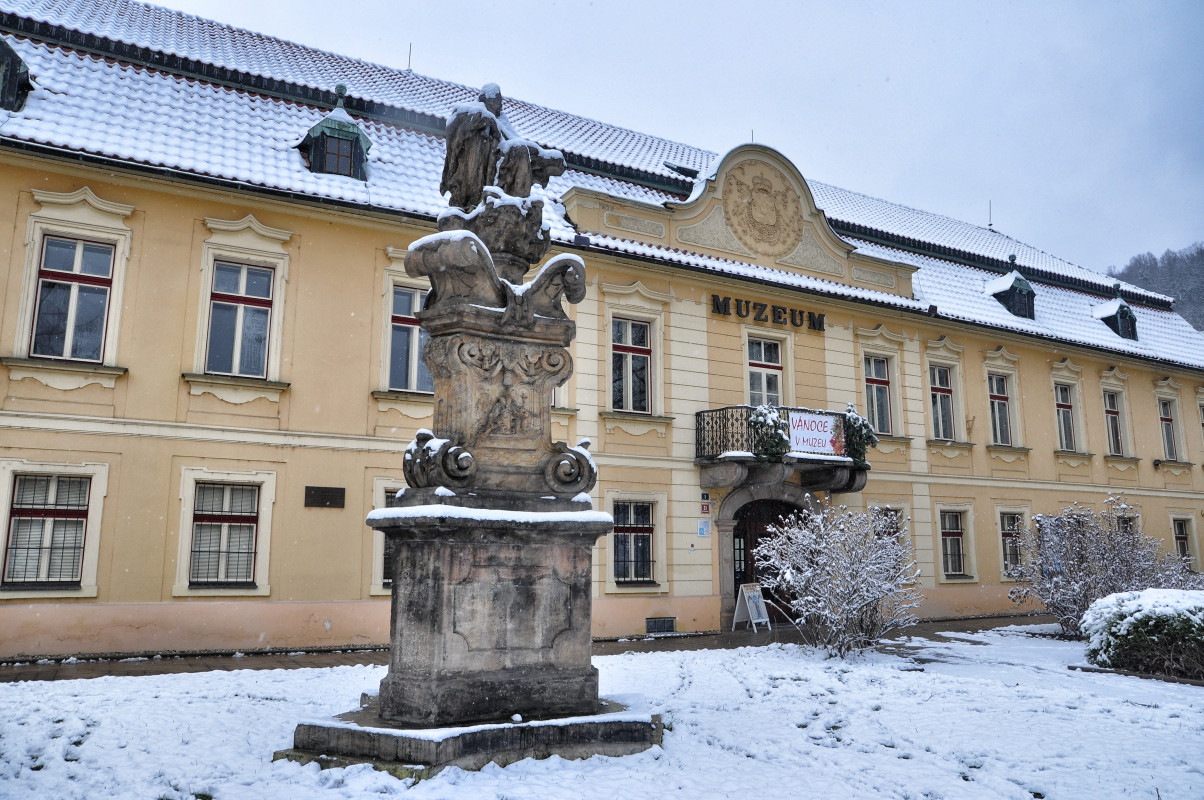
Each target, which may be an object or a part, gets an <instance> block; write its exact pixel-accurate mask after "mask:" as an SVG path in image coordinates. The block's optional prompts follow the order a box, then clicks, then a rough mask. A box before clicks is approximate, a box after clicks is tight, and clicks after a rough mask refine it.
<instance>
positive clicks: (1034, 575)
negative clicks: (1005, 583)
mask: <svg viewBox="0 0 1204 800" xmlns="http://www.w3.org/2000/svg"><path fill="white" fill-rule="evenodd" d="M1016 544H1017V548H1018V551H1019V556H1020V558H1019V562H1018V563H1017V564H1015V565H1013V566H1012V567H1011V568H1010V569H1009V570H1008V577H1010V578H1012V579H1013V580H1015V581H1016V586H1015V587H1014V588H1013V589H1012V590H1011V591H1010V592H1009V593H1008V594H1009V596H1010V597H1011V598H1012V600H1013V601H1014V602H1016V603H1022V602H1024V601H1025V600H1028V599H1036V600H1040V601H1041V603H1042V604H1043V605H1044V606H1045V610H1046V611H1047V612H1048V613H1050V614H1052V615H1054V616H1055V617H1057V618H1058V624H1059V625H1061V626H1062V631H1063V632H1064V633H1066V634H1067V635H1070V636H1078V635H1080V634H1079V624H1080V621H1081V620H1082V618H1083V614H1084V613H1085V612H1086V611H1087V608H1088V607H1089V606H1090V605H1091V604H1092V603H1093V602H1095V601H1096V600H1099V599H1100V598H1102V597H1107V596H1108V595H1110V594H1114V593H1116V592H1133V591H1140V590H1141V589H1150V588H1159V589H1199V588H1204V578H1202V577H1201V576H1200V575H1198V574H1196V573H1193V572H1192V571H1191V569H1190V568H1189V566H1188V562H1187V561H1186V560H1185V559H1182V558H1180V557H1178V556H1176V555H1171V554H1169V553H1164V552H1162V544H1161V542H1159V541H1158V540H1157V539H1154V538H1152V537H1149V536H1146V535H1145V534H1143V533H1142V532H1141V530H1140V528H1139V525H1138V516H1137V513H1136V509H1135V508H1133V507H1132V506H1130V505H1127V504H1126V503H1125V502H1124V501H1123V499H1118V498H1115V497H1109V498H1108V500H1107V501H1106V502H1105V503H1104V510H1103V511H1095V510H1094V509H1090V508H1086V507H1084V506H1081V505H1079V504H1077V503H1076V504H1075V505H1073V506H1071V507H1069V508H1064V509H1062V513H1060V514H1057V515H1047V514H1037V515H1034V516H1033V524H1032V525H1031V526H1028V527H1026V528H1022V529H1021V530H1019V531H1018V532H1017V534H1016Z"/></svg>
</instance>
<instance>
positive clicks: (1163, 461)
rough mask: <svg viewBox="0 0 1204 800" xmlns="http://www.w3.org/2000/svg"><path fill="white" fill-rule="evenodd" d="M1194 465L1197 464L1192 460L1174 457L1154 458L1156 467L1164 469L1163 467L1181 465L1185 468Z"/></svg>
mask: <svg viewBox="0 0 1204 800" xmlns="http://www.w3.org/2000/svg"><path fill="white" fill-rule="evenodd" d="M1194 466H1195V464H1193V463H1192V462H1190V461H1178V460H1176V459H1173V458H1155V459H1154V469H1162V468H1163V467H1180V468H1185V469H1191V468H1192V467H1194Z"/></svg>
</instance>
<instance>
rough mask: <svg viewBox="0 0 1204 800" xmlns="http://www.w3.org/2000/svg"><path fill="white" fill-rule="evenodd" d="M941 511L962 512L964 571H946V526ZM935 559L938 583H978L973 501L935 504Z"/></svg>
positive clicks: (933, 511)
mask: <svg viewBox="0 0 1204 800" xmlns="http://www.w3.org/2000/svg"><path fill="white" fill-rule="evenodd" d="M941 512H950V513H958V514H961V522H962V535H961V540H962V572H961V573H959V574H953V573H946V572H945V546H944V541H943V540H944V538H945V536H944V527H943V522H942V520H941ZM932 514H933V527H934V531H933V539H934V541H933V545H934V547H933V551H934V552H933V560H934V562H935V564H934V567H935V569H934V571H935V572H936V577H937V582H938V583H951V584H957V583H978V567H977V564H976V559H975V546H974V505H973V504H972V503H934V504H933V510H932Z"/></svg>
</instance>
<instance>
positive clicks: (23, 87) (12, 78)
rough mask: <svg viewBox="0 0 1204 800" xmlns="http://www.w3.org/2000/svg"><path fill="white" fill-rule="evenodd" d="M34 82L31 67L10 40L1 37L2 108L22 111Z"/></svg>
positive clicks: (0, 100) (0, 87)
mask: <svg viewBox="0 0 1204 800" xmlns="http://www.w3.org/2000/svg"><path fill="white" fill-rule="evenodd" d="M32 88H33V82H32V81H31V80H30V78H29V68H28V67H26V66H25V62H24V61H22V60H21V57H20V56H19V55H17V51H16V50H14V49H13V48H12V46H11V45H9V43H8V42H6V41H4V40H3V39H0V108H3V109H4V110H5V111H20V110H21V109H22V108H24V107H25V98H26V97H28V96H29V90H30V89H32Z"/></svg>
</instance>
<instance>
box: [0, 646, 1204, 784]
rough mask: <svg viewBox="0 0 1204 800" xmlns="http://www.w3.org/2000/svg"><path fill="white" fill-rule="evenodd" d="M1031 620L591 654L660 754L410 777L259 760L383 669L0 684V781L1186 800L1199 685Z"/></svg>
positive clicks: (1199, 771)
mask: <svg viewBox="0 0 1204 800" xmlns="http://www.w3.org/2000/svg"><path fill="white" fill-rule="evenodd" d="M1032 630H1035V628H1032V627H1029V628H1004V629H1000V630H997V631H990V632H985V633H977V634H970V635H965V634H958V635H957V637H956V641H953V642H951V643H936V642H931V641H926V640H901V643H900V644H901V646H900V648H899V649H900V650H901V651H904V652H906V653H907V654H908V655H910V656H911V657H912V658H914V659H918V660H919V661H920V662H922V667H923V670H924V671H922V672H921V671H918V667H917V666H916V665H915V664H914V663H912V661H910V660H909V659H908V658H904V657H902V656H896V655H886V654H881V653H872V654H869V655H866V656H862V657H860V658H855V659H851V660H849V661H844V662H842V661H836V660H826V659H824V658H823V656H821V655H819V654H817V653H814V652H811V651H809V650H806V649H803V648H799V647H795V646H790V645H787V646H778V645H775V646H771V647H763V648H744V649H739V650H706V651H693V652H666V653H639V654H636V653H628V654H625V655H619V656H607V657H600V658H596V659H595V660H594V661H595V664H596V665H597V667H598V669H599V671H600V672H601V679H602V693H603V694H604V695H606V696H611V697H615V696H622V697H623V699H624V700H626V701H627V702H629V703H632V704H634V707H635V708H637V709H639V708H643V709H647V710H651V711H654V712H656V713H660V714H663V715H664V719H665V722H666V725H667V727H668V730H666V732H665V743H664V747H663V748H653V749H652V750H649V751H647V752H645V753H642V754H640V755H635V756H628V757H625V758H602V757H595V758H591V759H588V760H585V761H565V760H562V759H560V758H551V759H547V760H544V761H532V760H527V761H522V762H519V763H517V764H512V765H511V766H509V767H506V768H505V769H502V768H499V767H496V766H489V767H487V768H486V769H484V770H481V771H480V772H464V771H461V770H459V769H449V770H445V771H444V772H442V773H440V774H439V775H438V776H436V777H435V778H433V779H430V780H427V781H422V782H420V783H418V784H416V785H412V786H411V785H410V784H409V783H408V782H403V781H399V780H396V779H394V778H392V777H390V776H388V775H386V774H384V773H379V772H375V771H373V770H372V769H370V768H368V767H366V766H363V767H353V768H349V769H337V770H328V771H325V772H322V771H319V770H318V768H317V767H316V766H315V765H308V766H300V765H298V764H294V763H290V762H277V763H272V762H271V760H270V759H271V756H272V752H273V751H274V750H277V749H281V748H285V747H288V746H290V745H291V741H292V731H293V727H294V726H295V725H296V723H297V721H298V720H299V719H302V718H313V717H323V716H328V715H331V714H334V713H338V712H342V711H346V710H349V709H351V708H353V707H355V706H356V703H357V701H358V698H359V695H360V693H361V692H363V691H374V690H375V689H376V686H377V684H378V683H379V681H380V679H381V677H383V675H384V668H383V667H375V666H363V667H337V668H332V669H297V670H267V671H253V670H241V671H235V672H211V673H203V674H182V675H160V676H148V677H109V678H98V679H93V680H75V681H57V682H25V683H16V684H3V685H0V797H3V798H38V799H39V800H60V799H61V800H67V798H89V799H92V798H147V799H149V800H157V799H158V798H171V799H172V800H191V799H192V798H196V797H200V798H204V797H205V796H211V797H213V798H214V799H215V800H235V799H236V798H237V799H242V798H245V799H246V800H272V799H273V798H282V799H285V800H304V799H305V798H341V797H357V798H359V797H373V796H379V795H393V794H398V795H406V796H408V797H414V798H473V799H475V798H526V797H530V798H556V799H557V800H559V799H560V798H608V799H609V798H616V797H653V798H660V797H687V798H690V799H691V800H702V798H734V797H757V798H779V797H780V798H812V797H814V798H825V800H830V799H833V798H857V800H862V799H863V798H1016V799H1017V800H1031V798H1034V797H1046V798H1051V799H1052V798H1057V799H1058V800H1066V799H1067V798H1091V800H1100V799H1101V798H1126V800H1130V799H1131V798H1151V800H1157V798H1161V800H1181V799H1184V798H1197V799H1198V798H1202V797H1204V688H1201V687H1195V686H1185V685H1180V684H1172V683H1162V682H1159V681H1148V680H1141V679H1138V678H1127V677H1121V676H1115V675H1102V674H1094V673H1083V672H1073V671H1069V670H1067V668H1066V667H1067V665H1068V664H1076V663H1083V645H1082V644H1081V643H1075V642H1062V641H1056V640H1052V639H1046V638H1036V637H1032V636H1029V635H1028V634H1027V633H1026V631H1032ZM929 659H935V660H934V661H929Z"/></svg>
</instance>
